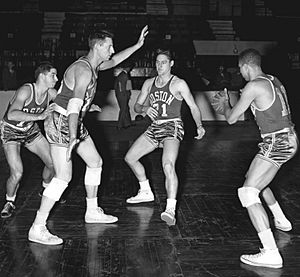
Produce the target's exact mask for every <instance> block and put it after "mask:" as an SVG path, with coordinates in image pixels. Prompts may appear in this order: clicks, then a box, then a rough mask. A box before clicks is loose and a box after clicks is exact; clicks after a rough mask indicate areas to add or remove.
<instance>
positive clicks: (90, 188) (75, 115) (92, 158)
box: [28, 26, 148, 245]
mask: <svg viewBox="0 0 300 277" xmlns="http://www.w3.org/2000/svg"><path fill="white" fill-rule="evenodd" d="M147 34H148V27H147V26H145V27H144V28H143V30H142V31H141V34H140V37H139V39H138V41H137V43H136V44H134V45H133V46H131V47H128V48H127V49H125V50H123V51H121V52H119V53H117V54H115V55H114V56H113V57H112V58H111V56H112V55H113V54H114V48H113V35H112V34H111V33H109V32H107V31H99V32H98V33H93V34H91V35H90V36H89V48H90V50H89V52H88V54H87V56H85V57H82V58H80V59H79V60H77V61H75V62H74V63H72V64H71V65H70V66H69V67H68V68H67V69H66V71H65V73H64V76H63V80H62V84H61V87H60V89H59V91H58V95H57V97H56V99H55V101H54V103H53V105H52V107H53V109H54V111H53V112H52V114H51V115H50V116H49V118H48V119H47V121H46V122H45V131H46V135H47V138H48V140H49V142H50V150H51V155H52V159H53V164H54V168H55V176H54V178H53V179H52V181H51V182H50V184H49V186H47V188H46V189H45V190H44V192H43V197H42V201H41V205H40V208H39V210H38V211H37V214H36V217H35V220H34V222H33V224H32V226H31V228H30V230H29V234H28V239H29V240H30V241H33V242H38V243H41V244H48V245H57V244H61V243H62V242H63V240H62V239H61V238H59V237H58V236H55V235H53V234H51V233H50V232H49V231H48V229H47V227H46V223H47V219H48V216H49V213H50V211H51V210H52V208H53V206H54V204H55V202H56V201H58V199H59V198H60V196H61V195H62V194H63V192H64V190H65V189H66V188H67V186H68V184H69V182H70V181H71V178H72V159H71V156H72V151H73V150H76V152H77V154H78V155H79V156H80V157H81V158H82V159H83V161H84V162H85V163H86V172H85V177H84V185H85V190H86V196H87V197H86V205H87V208H86V213H85V222H86V223H114V222H116V221H118V218H117V217H115V216H112V215H107V214H105V213H104V211H103V210H102V208H100V207H99V206H98V197H97V194H98V186H99V185H100V182H101V172H102V163H103V161H102V158H101V156H100V154H99V153H98V151H97V149H96V146H95V144H94V142H93V140H92V138H91V136H90V135H89V133H88V131H87V130H86V128H85V127H84V125H83V123H82V121H83V118H84V116H85V114H86V112H87V111H89V110H90V107H91V105H92V101H93V98H94V96H95V93H96V85H97V75H98V71H99V70H106V69H109V68H112V67H114V66H116V65H117V64H119V63H121V62H122V61H123V60H125V59H127V58H128V57H129V56H130V55H131V54H133V53H134V52H135V51H137V50H138V49H140V47H142V45H143V44H144V39H145V37H146V35H147Z"/></svg>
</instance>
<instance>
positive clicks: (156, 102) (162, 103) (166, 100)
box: [149, 76, 182, 120]
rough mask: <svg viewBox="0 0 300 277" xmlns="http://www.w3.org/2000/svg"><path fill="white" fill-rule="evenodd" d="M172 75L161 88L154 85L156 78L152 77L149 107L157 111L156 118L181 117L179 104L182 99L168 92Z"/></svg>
mask: <svg viewBox="0 0 300 277" xmlns="http://www.w3.org/2000/svg"><path fill="white" fill-rule="evenodd" d="M173 77H174V76H172V77H171V78H170V80H169V81H168V82H167V83H166V84H165V85H164V86H163V87H161V88H159V87H157V86H156V85H155V81H156V78H157V77H156V78H154V81H153V84H152V87H151V89H150V93H149V100H150V105H151V107H153V108H155V109H156V110H157V111H158V116H157V118H156V120H163V119H173V118H181V104H182V100H181V99H178V98H176V97H175V96H174V95H173V94H172V93H171V92H170V83H171V81H172V79H173Z"/></svg>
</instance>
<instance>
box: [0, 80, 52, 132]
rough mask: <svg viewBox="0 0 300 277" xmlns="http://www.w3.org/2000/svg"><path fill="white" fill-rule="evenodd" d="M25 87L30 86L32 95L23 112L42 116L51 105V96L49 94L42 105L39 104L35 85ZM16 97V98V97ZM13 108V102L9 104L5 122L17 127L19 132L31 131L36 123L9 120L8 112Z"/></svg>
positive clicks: (4, 117)
mask: <svg viewBox="0 0 300 277" xmlns="http://www.w3.org/2000/svg"><path fill="white" fill-rule="evenodd" d="M24 86H29V87H30V89H31V95H30V98H29V99H28V100H26V102H25V104H24V107H23V108H22V112H25V113H30V114H41V113H42V112H43V111H44V110H45V109H46V108H47V107H48V105H49V94H48V92H47V94H46V96H45V99H44V100H43V101H42V102H41V103H37V100H36V92H35V88H34V85H33V84H29V83H28V84H25V85H24ZM15 97H16V96H15ZM15 97H14V98H15ZM10 106H11V102H10V103H9V105H8V107H7V110H6V112H5V114H4V116H3V120H4V121H5V122H7V123H8V124H10V125H12V126H13V127H16V128H17V129H19V130H22V131H26V130H28V129H30V128H31V127H32V126H33V125H34V123H35V122H34V121H15V120H9V119H8V117H7V113H8V110H9V108H10Z"/></svg>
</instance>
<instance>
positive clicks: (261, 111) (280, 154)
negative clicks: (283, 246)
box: [219, 49, 298, 268]
mask: <svg viewBox="0 0 300 277" xmlns="http://www.w3.org/2000/svg"><path fill="white" fill-rule="evenodd" d="M239 68H240V72H241V74H242V76H243V78H244V79H245V80H246V81H247V82H248V83H247V84H246V86H245V87H244V89H243V90H242V94H241V97H240V99H239V101H238V102H237V103H236V104H235V106H234V107H233V108H232V107H231V106H230V103H229V101H228V96H226V95H225V96H222V95H220V94H219V101H220V104H221V105H223V108H224V115H225V117H226V120H227V122H228V123H229V124H234V123H235V122H236V121H237V120H238V118H239V117H240V116H241V115H242V114H243V113H244V112H245V111H246V110H247V108H248V107H249V106H250V107H251V109H252V112H253V114H254V116H255V120H256V123H257V125H258V127H259V130H260V133H261V137H262V142H261V143H259V145H258V146H259V148H260V150H259V152H258V153H257V155H256V156H255V157H254V159H253V161H252V163H251V165H250V168H249V170H248V172H247V174H246V180H245V182H244V185H243V187H241V188H239V189H238V197H239V199H240V201H241V203H242V206H243V207H245V208H247V211H248V213H249V216H250V219H251V221H252V224H253V225H254V227H255V229H256V231H257V232H258V237H259V239H260V241H261V243H262V245H263V248H262V249H261V251H260V252H259V253H258V254H254V255H242V256H241V258H240V259H241V261H242V262H243V263H246V264H249V265H254V266H264V267H272V268H281V267H282V264H283V261H282V257H281V255H280V253H279V251H278V247H277V245H276V242H275V239H274V236H273V233H272V231H271V229H270V224H269V219H268V216H267V214H266V211H265V209H264V207H263V206H262V204H261V200H260V197H259V196H260V193H262V195H263V197H264V199H265V201H266V202H267V204H268V206H269V207H270V209H271V211H272V213H273V215H274V218H275V227H276V228H278V229H280V230H283V231H289V230H291V229H292V226H291V223H290V222H289V221H288V220H287V218H286V217H285V215H284V214H283V212H282V210H281V208H280V206H279V204H278V202H277V201H276V199H275V197H274V195H273V193H272V191H271V189H270V188H269V187H267V186H268V185H269V184H270V182H271V181H272V180H273V178H274V177H275V175H276V173H277V172H278V170H279V169H280V167H281V166H282V164H284V163H285V162H287V161H288V160H289V159H291V158H292V157H293V156H294V155H295V153H296V151H297V148H298V138H297V135H296V133H295V130H294V124H293V122H292V119H291V112H290V108H289V104H288V99H287V94H286V91H285V88H284V86H283V85H282V84H281V82H280V81H279V80H278V79H277V78H276V77H274V76H271V75H267V74H265V73H264V72H263V71H262V68H261V55H260V53H259V52H258V51H257V50H255V49H247V50H244V51H243V52H242V53H240V55H239Z"/></svg>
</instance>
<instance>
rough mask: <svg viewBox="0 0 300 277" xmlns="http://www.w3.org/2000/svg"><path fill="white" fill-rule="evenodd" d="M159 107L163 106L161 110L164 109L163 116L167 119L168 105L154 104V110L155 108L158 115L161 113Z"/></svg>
mask: <svg viewBox="0 0 300 277" xmlns="http://www.w3.org/2000/svg"><path fill="white" fill-rule="evenodd" d="M159 106H161V109H162V113H161V116H163V117H167V116H168V114H167V104H165V103H163V104H161V105H159V104H158V103H155V104H153V108H155V109H156V110H157V111H158V113H159V112H160V111H159V110H160V109H159Z"/></svg>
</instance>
